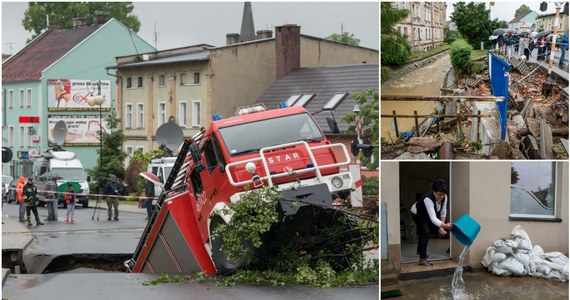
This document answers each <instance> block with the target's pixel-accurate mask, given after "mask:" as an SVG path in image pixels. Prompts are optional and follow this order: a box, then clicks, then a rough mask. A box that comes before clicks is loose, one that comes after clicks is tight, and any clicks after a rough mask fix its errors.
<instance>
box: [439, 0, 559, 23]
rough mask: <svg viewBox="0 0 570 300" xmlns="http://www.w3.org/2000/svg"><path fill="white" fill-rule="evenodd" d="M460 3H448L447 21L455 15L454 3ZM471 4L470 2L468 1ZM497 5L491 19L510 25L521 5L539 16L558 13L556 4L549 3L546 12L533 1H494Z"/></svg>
mask: <svg viewBox="0 0 570 300" xmlns="http://www.w3.org/2000/svg"><path fill="white" fill-rule="evenodd" d="M456 2H458V1H446V3H447V13H446V14H447V20H450V19H451V14H452V13H453V3H456ZM466 2H467V3H469V1H466ZM484 2H485V7H486V8H487V9H489V1H484ZM494 2H495V5H493V6H491V19H495V18H497V19H499V20H503V21H507V23H509V22H510V21H511V20H512V19H514V18H515V11H517V9H518V8H519V7H521V5H523V4H526V6H528V7H530V9H532V10H534V11H536V12H537V13H538V14H539V15H541V14H546V13H553V12H556V6H555V5H554V2H552V1H547V2H548V10H547V11H545V12H542V11H540V2H531V1H512V0H511V1H505V0H503V1H501V0H499V1H494Z"/></svg>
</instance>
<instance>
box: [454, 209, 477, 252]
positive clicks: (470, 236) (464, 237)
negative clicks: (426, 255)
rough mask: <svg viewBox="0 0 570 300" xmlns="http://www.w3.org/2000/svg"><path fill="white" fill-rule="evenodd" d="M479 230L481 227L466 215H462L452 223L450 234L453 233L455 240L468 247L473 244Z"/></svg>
mask: <svg viewBox="0 0 570 300" xmlns="http://www.w3.org/2000/svg"><path fill="white" fill-rule="evenodd" d="M480 230H481V225H479V223H477V221H475V220H474V219H473V218H471V216H469V215H468V214H464V215H463V216H461V217H460V218H459V219H457V221H455V223H453V228H452V229H451V233H453V235H454V236H455V238H456V239H457V240H459V241H460V242H461V243H462V244H463V245H465V246H469V245H471V244H472V243H473V241H474V240H475V238H476V237H477V235H478V234H479V231H480Z"/></svg>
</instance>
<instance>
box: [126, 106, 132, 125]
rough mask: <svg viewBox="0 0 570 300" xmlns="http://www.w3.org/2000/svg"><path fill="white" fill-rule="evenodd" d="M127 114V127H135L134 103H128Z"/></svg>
mask: <svg viewBox="0 0 570 300" xmlns="http://www.w3.org/2000/svg"><path fill="white" fill-rule="evenodd" d="M125 115H126V116H125V117H126V119H127V120H126V122H125V128H133V104H132V103H127V105H126V111H125Z"/></svg>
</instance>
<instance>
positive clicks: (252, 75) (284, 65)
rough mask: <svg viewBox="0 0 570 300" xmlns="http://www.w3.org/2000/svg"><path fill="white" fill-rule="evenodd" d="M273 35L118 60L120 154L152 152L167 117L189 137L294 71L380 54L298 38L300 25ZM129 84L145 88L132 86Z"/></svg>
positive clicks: (371, 60) (374, 60)
mask: <svg viewBox="0 0 570 300" xmlns="http://www.w3.org/2000/svg"><path fill="white" fill-rule="evenodd" d="M275 32H276V34H275V37H268V38H267V37H266V36H267V33H266V32H258V35H260V34H261V35H262V36H260V37H259V38H258V39H256V40H254V41H248V42H243V43H240V42H237V43H234V42H233V41H230V40H228V42H229V45H226V46H222V47H213V46H209V45H198V46H192V47H187V48H180V49H171V50H164V51H159V52H156V53H146V54H142V55H139V56H140V58H137V56H132V55H131V56H125V57H118V58H117V63H116V66H115V68H116V69H117V73H116V74H117V78H119V84H118V85H117V88H118V91H117V94H118V95H120V97H119V98H118V102H117V103H120V106H121V111H120V113H119V116H120V117H121V119H122V120H126V121H125V122H124V124H123V126H125V127H123V129H124V133H125V139H126V142H125V149H124V150H125V152H127V153H130V151H133V152H134V151H136V150H142V151H143V152H148V151H151V150H153V149H157V148H158V147H159V146H160V145H158V144H157V143H156V142H155V140H156V138H155V133H156V130H157V128H158V127H159V126H161V125H162V124H164V123H165V122H167V121H168V120H169V119H172V118H171V117H173V119H172V120H175V122H176V123H177V124H178V125H180V126H181V127H182V129H183V132H184V136H185V137H189V136H192V135H193V134H195V133H197V132H198V130H199V129H200V127H205V126H208V125H209V122H210V118H211V116H212V115H213V114H217V113H218V114H221V115H222V116H223V117H228V116H233V115H234V113H235V110H236V108H237V107H240V106H244V105H251V104H254V103H255V102H256V101H257V99H258V98H259V97H260V96H261V95H262V94H263V93H264V91H265V90H266V89H268V88H269V87H270V86H271V84H273V82H274V81H275V80H276V79H277V78H281V77H283V76H285V75H286V74H288V73H289V72H291V70H293V69H295V68H302V67H314V66H334V65H343V64H362V63H371V64H378V62H379V55H378V50H374V49H368V48H364V47H358V46H351V45H347V44H343V43H338V42H333V41H329V40H325V39H321V38H315V37H311V36H306V35H302V34H301V33H300V26H297V25H284V26H279V27H276V29H275ZM128 78H131V85H130V86H129V83H128V81H127V80H128ZM139 78H140V79H139ZM135 79H136V80H135ZM133 82H136V83H137V84H138V82H142V84H141V86H136V87H134V86H133V84H134V83H133ZM139 107H140V108H141V109H140V110H139ZM129 120H132V121H129ZM135 120H136V121H137V122H136V123H135V122H134V121H135ZM139 120H141V122H139ZM129 124H131V126H130V127H126V126H128V125H129Z"/></svg>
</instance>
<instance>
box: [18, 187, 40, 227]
mask: <svg viewBox="0 0 570 300" xmlns="http://www.w3.org/2000/svg"><path fill="white" fill-rule="evenodd" d="M23 190H24V202H25V203H26V215H27V219H28V226H32V216H31V215H30V212H32V213H33V214H34V217H35V219H36V226H39V225H44V223H42V222H40V216H39V215H38V209H37V207H36V202H37V201H38V189H37V188H36V186H35V185H34V179H33V178H32V177H28V182H26V184H25V185H24V189H23Z"/></svg>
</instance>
